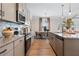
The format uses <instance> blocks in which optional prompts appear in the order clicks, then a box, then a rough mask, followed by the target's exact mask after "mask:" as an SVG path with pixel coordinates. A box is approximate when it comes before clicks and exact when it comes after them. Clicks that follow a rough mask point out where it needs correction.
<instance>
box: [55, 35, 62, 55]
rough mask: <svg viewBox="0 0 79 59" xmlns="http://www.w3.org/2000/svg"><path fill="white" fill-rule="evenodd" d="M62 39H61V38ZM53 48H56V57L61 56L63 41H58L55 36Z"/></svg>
mask: <svg viewBox="0 0 79 59" xmlns="http://www.w3.org/2000/svg"><path fill="white" fill-rule="evenodd" d="M61 39H62V38H61ZM55 42H56V43H55V46H56V49H55V50H56V54H57V55H58V56H62V55H63V41H62V40H60V39H59V38H58V37H57V36H56V37H55Z"/></svg>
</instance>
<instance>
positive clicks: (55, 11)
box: [27, 3, 79, 17]
mask: <svg viewBox="0 0 79 59" xmlns="http://www.w3.org/2000/svg"><path fill="white" fill-rule="evenodd" d="M62 4H64V7H63V14H64V16H68V13H69V3H27V8H28V9H29V10H30V13H31V14H32V15H33V16H41V17H42V16H58V17H60V16H61V15H62V6H61V5H62ZM71 13H72V15H73V16H74V15H79V3H71Z"/></svg>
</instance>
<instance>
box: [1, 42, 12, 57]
mask: <svg viewBox="0 0 79 59" xmlns="http://www.w3.org/2000/svg"><path fill="white" fill-rule="evenodd" d="M9 51H13V43H10V44H8V45H6V46H3V47H1V48H0V56H4V55H5V54H7V53H9Z"/></svg>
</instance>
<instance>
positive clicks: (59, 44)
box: [48, 33, 63, 56]
mask: <svg viewBox="0 0 79 59" xmlns="http://www.w3.org/2000/svg"><path fill="white" fill-rule="evenodd" d="M48 36H49V38H48V39H49V43H50V45H51V47H52V48H53V50H54V52H55V53H56V55H58V56H62V55H63V40H62V38H59V37H58V36H56V35H55V34H53V33H49V34H48Z"/></svg>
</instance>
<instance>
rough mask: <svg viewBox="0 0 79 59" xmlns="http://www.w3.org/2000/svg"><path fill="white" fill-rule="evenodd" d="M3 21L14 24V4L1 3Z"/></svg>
mask: <svg viewBox="0 0 79 59" xmlns="http://www.w3.org/2000/svg"><path fill="white" fill-rule="evenodd" d="M2 12H3V16H2V19H3V20H8V21H13V22H16V3H2Z"/></svg>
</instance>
